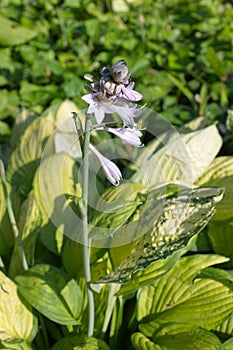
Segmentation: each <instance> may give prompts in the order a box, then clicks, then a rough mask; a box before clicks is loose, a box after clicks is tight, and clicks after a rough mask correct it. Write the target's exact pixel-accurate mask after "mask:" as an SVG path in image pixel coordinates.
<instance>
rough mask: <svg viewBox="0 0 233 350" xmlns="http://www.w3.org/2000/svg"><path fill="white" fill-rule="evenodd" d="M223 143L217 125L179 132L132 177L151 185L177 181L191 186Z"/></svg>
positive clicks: (135, 180)
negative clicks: (184, 132)
mask: <svg viewBox="0 0 233 350" xmlns="http://www.w3.org/2000/svg"><path fill="white" fill-rule="evenodd" d="M221 145H222V139H221V137H220V135H219V132H218V130H217V128H216V126H215V125H211V126H209V127H207V128H205V129H201V130H197V131H193V132H190V133H188V134H184V135H182V134H181V135H177V134H176V135H175V137H174V138H171V141H170V142H169V141H168V142H166V146H164V147H163V148H161V149H159V151H157V152H156V153H155V154H153V155H151V157H150V158H149V160H148V161H147V162H146V163H145V164H143V166H142V167H141V168H140V170H138V171H137V172H136V173H135V174H134V175H133V176H132V178H131V180H132V181H133V182H138V183H142V184H143V185H144V186H149V187H153V186H157V185H159V184H162V183H167V182H176V181H179V183H182V184H184V185H186V186H189V187H190V186H192V183H194V182H195V181H196V180H198V178H199V177H200V175H202V174H203V172H204V171H205V170H206V168H207V167H208V166H209V164H210V163H211V162H212V161H213V159H214V158H215V156H216V155H217V153H218V152H219V150H220V147H221ZM203 149H205V152H203Z"/></svg>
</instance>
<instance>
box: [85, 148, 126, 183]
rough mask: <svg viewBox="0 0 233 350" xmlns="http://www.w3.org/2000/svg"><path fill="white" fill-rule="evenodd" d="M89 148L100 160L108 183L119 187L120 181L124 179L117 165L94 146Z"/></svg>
mask: <svg viewBox="0 0 233 350" xmlns="http://www.w3.org/2000/svg"><path fill="white" fill-rule="evenodd" d="M89 148H90V150H91V151H92V152H93V153H94V154H95V155H96V156H97V158H98V159H99V161H100V164H101V166H102V169H103V171H104V174H105V176H106V178H107V179H108V181H110V182H111V183H112V184H113V185H115V186H118V185H119V183H120V180H121V179H122V175H121V172H120V169H119V168H118V167H117V166H116V164H115V163H113V162H112V161H111V160H109V159H108V158H106V157H104V156H103V155H102V154H101V153H100V152H99V151H97V149H96V148H95V147H94V146H93V145H92V144H90V145H89Z"/></svg>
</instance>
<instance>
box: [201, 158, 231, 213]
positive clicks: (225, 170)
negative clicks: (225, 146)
mask: <svg viewBox="0 0 233 350" xmlns="http://www.w3.org/2000/svg"><path fill="white" fill-rule="evenodd" d="M199 185H201V186H203V185H204V186H222V187H224V188H225V193H224V196H223V200H222V201H221V203H219V204H217V205H216V214H215V215H214V217H213V220H226V219H229V218H231V217H233V207H232V196H233V156H225V157H218V158H216V159H214V161H213V162H212V163H211V164H210V166H209V167H208V168H207V169H206V171H205V173H204V174H203V175H202V177H201V178H200V180H199Z"/></svg>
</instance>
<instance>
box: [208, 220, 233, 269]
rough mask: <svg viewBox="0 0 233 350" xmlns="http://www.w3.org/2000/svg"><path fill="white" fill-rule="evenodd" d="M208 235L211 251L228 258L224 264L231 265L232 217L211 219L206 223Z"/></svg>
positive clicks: (232, 265)
mask: <svg viewBox="0 0 233 350" xmlns="http://www.w3.org/2000/svg"><path fill="white" fill-rule="evenodd" d="M208 237H209V241H210V244H211V247H212V249H213V251H214V252H215V253H217V254H221V255H224V256H227V257H228V258H230V261H229V262H227V263H226V264H225V266H227V267H228V268H229V267H230V268H232V267H233V218H231V219H229V220H225V221H211V222H210V223H209V225H208Z"/></svg>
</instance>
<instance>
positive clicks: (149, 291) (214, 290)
mask: <svg viewBox="0 0 233 350" xmlns="http://www.w3.org/2000/svg"><path fill="white" fill-rule="evenodd" d="M224 261H226V258H224V257H220V256H217V255H194V256H190V257H184V258H182V259H181V260H180V262H179V263H178V264H176V266H175V267H174V269H172V270H170V271H169V272H168V273H167V274H166V275H165V276H164V277H162V278H161V279H157V280H156V281H155V282H154V283H153V284H151V285H150V286H147V287H144V288H143V289H142V290H141V292H140V293H139V300H138V319H139V320H141V325H140V330H141V331H142V332H143V333H145V335H147V336H154V337H157V336H163V335H165V334H167V333H169V334H178V333H182V332H190V331H193V330H194V329H195V327H203V328H205V329H207V330H210V329H213V328H215V327H217V326H218V325H219V324H221V323H222V322H223V321H224V320H225V319H226V317H228V316H229V315H230V314H231V312H232V306H233V292H231V291H230V290H229V288H228V287H226V286H225V285H224V284H222V283H220V282H218V281H215V280H213V279H209V278H198V276H197V275H198V273H199V272H200V270H201V269H203V268H205V267H207V266H211V265H213V264H217V263H221V262H224ZM195 277H197V278H195Z"/></svg>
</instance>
